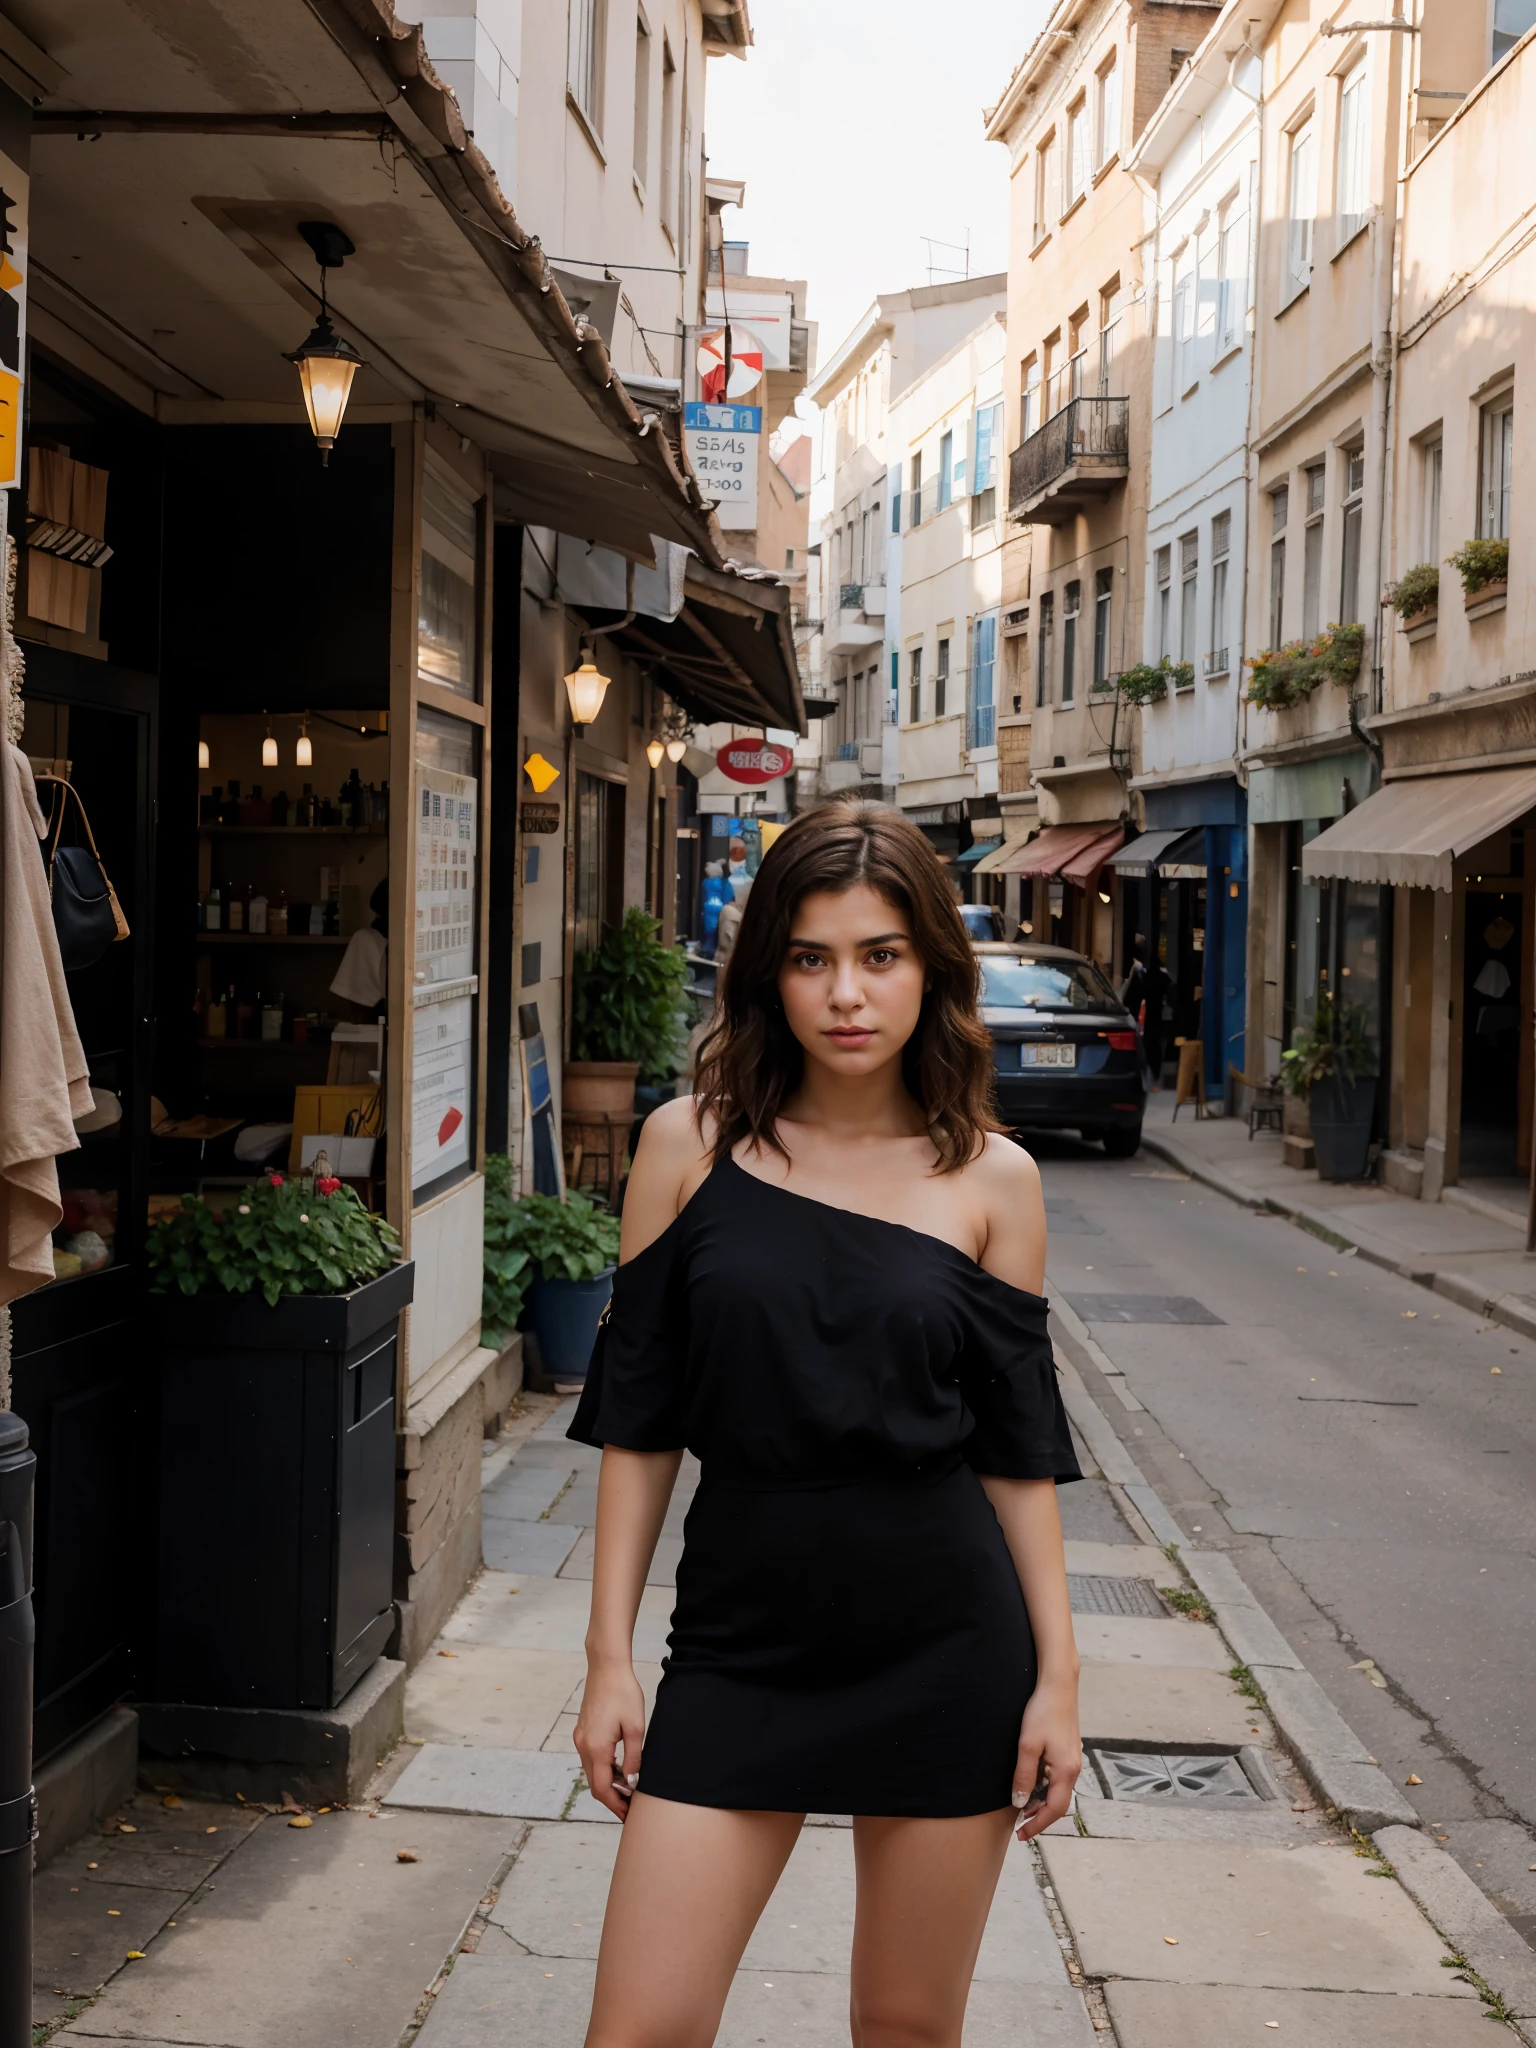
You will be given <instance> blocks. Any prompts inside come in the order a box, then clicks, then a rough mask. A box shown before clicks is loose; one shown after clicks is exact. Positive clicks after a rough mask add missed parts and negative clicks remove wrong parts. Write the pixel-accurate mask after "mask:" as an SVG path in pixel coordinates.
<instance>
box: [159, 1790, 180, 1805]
mask: <svg viewBox="0 0 1536 2048" xmlns="http://www.w3.org/2000/svg"><path fill="white" fill-rule="evenodd" d="M184 1803H185V1802H184V1801H183V1799H182V1797H181V1795H180V1793H179V1792H167V1793H166V1795H165V1797H164V1798H163V1799H162V1800H161V1802H160V1804H161V1805H162V1806H169V1807H172V1808H174V1807H178V1806H181V1805H183V1804H184Z"/></svg>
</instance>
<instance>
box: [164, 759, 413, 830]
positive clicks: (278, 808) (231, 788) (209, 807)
mask: <svg viewBox="0 0 1536 2048" xmlns="http://www.w3.org/2000/svg"><path fill="white" fill-rule="evenodd" d="M263 789H264V786H263V784H261V783H259V782H253V783H252V784H251V786H250V789H249V791H248V792H243V791H242V789H241V786H240V782H239V780H238V779H237V778H235V777H233V776H232V777H231V778H230V780H229V782H228V783H227V784H225V783H219V782H216V783H215V784H214V785H213V787H212V789H211V790H209V791H207V792H206V793H205V794H203V795H200V796H199V797H198V807H197V823H198V829H199V831H203V832H374V833H382V832H387V831H388V829H389V784H388V782H383V783H380V784H378V785H375V784H374V783H372V782H364V781H363V779H362V776H361V775H360V774H359V772H358V770H357V769H356V768H353V769H352V770H351V772H350V773H349V774H348V776H347V779H346V781H345V782H343V783H342V785H341V788H340V791H339V792H338V795H337V797H336V800H335V802H334V803H333V802H332V801H331V799H330V798H329V797H328V796H317V795H316V794H315V791H314V786H313V785H312V784H311V783H308V782H306V783H304V784H303V785H302V786H301V788H300V791H299V794H298V795H297V796H295V797H290V796H289V794H288V792H287V790H286V789H280V790H278V791H277V793H276V794H275V795H274V796H270V797H269V796H266V795H265V794H264V793H263Z"/></svg>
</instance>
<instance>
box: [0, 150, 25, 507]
mask: <svg viewBox="0 0 1536 2048" xmlns="http://www.w3.org/2000/svg"><path fill="white" fill-rule="evenodd" d="M28 189H29V181H28V178H27V174H26V172H25V171H23V170H22V169H21V168H20V166H19V165H18V164H17V163H16V162H15V160H14V159H13V158H12V157H10V156H7V155H6V153H5V151H4V150H0V490H6V491H8V490H10V489H12V488H13V486H15V485H16V484H18V483H20V481H21V366H22V363H23V361H24V359H25V358H24V352H25V349H26V340H27V269H28V263H27V196H28Z"/></svg>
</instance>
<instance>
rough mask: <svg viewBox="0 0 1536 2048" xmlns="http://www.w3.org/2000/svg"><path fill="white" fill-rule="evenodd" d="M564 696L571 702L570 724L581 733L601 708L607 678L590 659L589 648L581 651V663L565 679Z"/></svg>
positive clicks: (606, 689)
mask: <svg viewBox="0 0 1536 2048" xmlns="http://www.w3.org/2000/svg"><path fill="white" fill-rule="evenodd" d="M565 694H566V695H567V697H569V698H570V700H571V723H572V725H574V726H575V728H576V730H577V731H578V732H583V731H585V730H586V728H587V727H588V726H589V725H591V724H592V723H593V721H594V720H595V719H596V717H597V715H598V713H599V712H600V711H601V710H602V708H603V699H604V697H606V696H607V694H608V678H607V677H606V676H605V675H604V674H603V672H602V671H601V669H599V668H598V666H597V664H596V662H594V661H593V659H592V650H591V648H590V647H583V648H582V650H581V663H580V665H579V667H577V668H573V669H572V670H571V672H570V674H569V675H568V676H567V677H566V678H565Z"/></svg>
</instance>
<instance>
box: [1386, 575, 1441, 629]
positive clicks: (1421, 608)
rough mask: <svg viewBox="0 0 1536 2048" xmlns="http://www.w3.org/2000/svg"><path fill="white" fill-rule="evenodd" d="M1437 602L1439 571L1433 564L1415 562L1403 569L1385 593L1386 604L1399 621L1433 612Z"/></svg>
mask: <svg viewBox="0 0 1536 2048" xmlns="http://www.w3.org/2000/svg"><path fill="white" fill-rule="evenodd" d="M1439 602H1440V571H1439V570H1438V569H1437V568H1436V566H1435V564H1434V563H1433V562H1417V563H1415V564H1414V566H1413V568H1411V569H1405V570H1404V571H1403V573H1402V575H1401V576H1399V578H1398V579H1397V581H1396V582H1395V583H1394V584H1393V585H1392V588H1391V589H1390V590H1389V591H1388V592H1387V603H1388V604H1389V605H1391V607H1392V609H1393V611H1395V612H1396V613H1397V616H1398V617H1399V618H1400V619H1411V618H1412V617H1413V616H1414V614H1415V613H1416V612H1428V611H1433V610H1434V609H1435V608H1436V606H1437V605H1438V604H1439Z"/></svg>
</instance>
